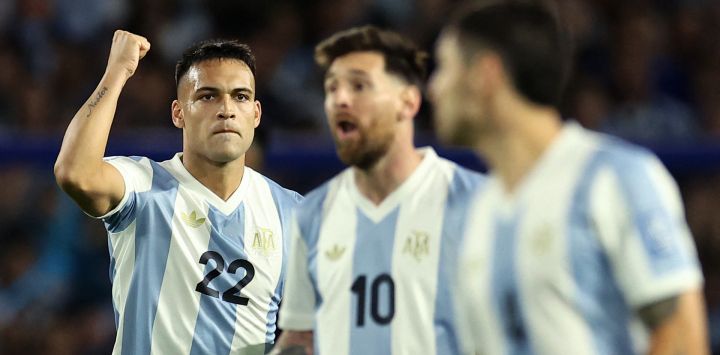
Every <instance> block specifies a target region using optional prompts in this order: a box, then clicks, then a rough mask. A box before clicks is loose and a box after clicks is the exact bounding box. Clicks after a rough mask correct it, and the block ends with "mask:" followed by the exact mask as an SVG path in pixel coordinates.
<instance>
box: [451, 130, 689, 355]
mask: <svg viewBox="0 0 720 355" xmlns="http://www.w3.org/2000/svg"><path fill="white" fill-rule="evenodd" d="M463 245H464V247H463V252H462V253H461V259H460V267H459V269H458V271H457V272H458V279H459V280H460V284H459V291H458V293H457V296H458V298H459V300H458V304H459V307H458V308H459V310H460V312H459V313H458V320H459V322H460V323H459V329H461V330H462V331H463V335H462V337H461V338H462V340H463V344H464V345H465V346H466V347H465V348H464V350H465V351H466V353H473V352H477V353H481V354H575V355H583V354H598V355H602V354H633V353H643V352H644V351H645V350H646V347H647V341H648V334H649V333H648V330H647V329H645V327H644V326H643V325H642V322H641V320H640V319H639V317H638V316H637V314H636V312H635V311H636V310H638V309H639V308H640V307H642V306H645V305H648V304H651V303H653V302H656V301H660V300H663V299H665V298H668V297H672V296H674V295H679V294H682V293H684V292H686V291H689V290H691V289H693V288H697V287H701V284H702V274H701V272H700V269H699V264H698V260H697V255H696V251H695V247H694V245H693V241H692V237H691V236H690V232H689V230H688V227H687V224H686V222H685V219H684V212H683V208H682V203H681V200H680V197H679V192H678V189H677V186H676V184H675V182H674V181H673V180H672V178H671V176H670V175H669V174H668V172H667V170H666V169H665V168H664V167H663V165H662V164H661V162H660V161H659V160H658V159H657V158H656V157H655V156H653V155H652V154H651V153H650V152H647V151H646V150H643V149H641V148H639V147H635V146H632V145H630V144H627V143H624V142H621V141H620V140H617V139H614V138H611V137H608V136H604V135H600V134H597V133H593V132H590V131H587V130H585V129H583V128H581V127H580V126H579V125H577V124H576V123H567V124H566V125H565V127H564V128H563V130H562V131H561V133H560V135H559V137H558V138H557V139H556V140H555V142H554V143H553V144H552V145H551V146H550V148H548V150H547V151H546V152H545V153H544V154H543V156H542V157H541V158H540V160H539V161H538V163H537V165H536V166H535V167H534V168H533V170H532V171H531V172H530V173H529V174H528V175H527V177H526V178H525V180H524V181H522V182H521V184H520V185H519V186H518V187H517V189H516V190H515V192H514V193H513V194H512V195H508V194H507V193H506V190H505V189H504V187H503V186H502V184H501V182H500V181H499V179H498V178H497V176H495V175H491V176H490V179H489V181H488V183H487V184H486V185H485V188H484V189H483V190H482V191H481V193H479V194H478V195H477V197H476V200H474V202H473V203H472V207H471V209H470V214H469V222H468V227H467V233H466V236H465V240H464V244H463Z"/></svg>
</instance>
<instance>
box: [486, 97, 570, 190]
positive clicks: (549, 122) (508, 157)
mask: <svg viewBox="0 0 720 355" xmlns="http://www.w3.org/2000/svg"><path fill="white" fill-rule="evenodd" d="M514 106H515V108H514V109H513V110H507V111H506V112H504V113H500V114H498V115H497V116H496V117H497V122H496V123H495V128H496V130H495V132H489V134H488V135H487V137H483V138H482V139H479V140H478V144H477V145H476V147H475V148H476V151H477V152H478V153H480V154H481V155H482V156H484V157H485V159H487V162H488V165H489V166H490V168H491V169H492V170H493V171H494V173H496V174H497V175H498V176H499V178H500V180H501V181H502V183H503V185H504V187H505V189H506V192H507V193H512V192H514V191H515V189H516V188H517V187H518V186H519V185H520V183H521V182H522V180H523V178H525V176H527V174H528V173H529V172H530V171H531V170H532V168H533V167H534V166H535V165H536V164H537V162H538V161H539V159H540V157H541V156H542V155H543V154H544V153H545V152H546V151H547V148H548V147H550V145H551V144H552V142H553V141H554V140H555V138H556V137H557V135H558V134H559V133H560V130H561V129H562V123H561V120H560V116H559V114H558V113H557V111H555V110H554V109H548V108H543V107H539V106H534V105H529V104H522V105H514ZM500 107H502V106H500ZM505 107H512V105H508V106H505Z"/></svg>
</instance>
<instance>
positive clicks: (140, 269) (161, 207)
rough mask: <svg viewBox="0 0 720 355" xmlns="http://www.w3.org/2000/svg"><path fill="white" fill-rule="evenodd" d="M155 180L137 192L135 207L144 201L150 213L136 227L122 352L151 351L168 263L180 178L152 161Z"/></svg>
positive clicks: (147, 352)
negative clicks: (156, 313)
mask: <svg viewBox="0 0 720 355" xmlns="http://www.w3.org/2000/svg"><path fill="white" fill-rule="evenodd" d="M151 166H152V169H153V180H152V187H151V188H150V191H147V192H141V193H139V194H137V202H136V206H140V202H141V201H142V200H145V196H146V195H152V198H147V199H146V200H145V205H144V206H143V208H146V209H147V210H148V213H141V214H139V215H138V216H137V220H136V230H135V268H134V269H133V274H132V280H131V281H130V288H129V290H128V297H127V301H126V302H125V311H124V315H123V317H124V318H123V319H124V322H123V339H122V353H123V354H131V355H138V354H149V353H150V346H151V340H152V339H151V337H152V326H153V323H154V322H155V312H156V311H157V300H158V296H159V295H160V287H161V286H162V280H163V276H164V274H165V265H166V264H167V257H168V252H169V251H170V237H171V234H172V232H171V228H170V224H171V223H172V219H173V210H174V206H175V198H176V196H177V190H178V181H177V180H175V178H174V177H173V176H172V175H170V173H168V172H167V171H166V170H165V169H163V168H162V167H161V166H160V165H159V164H158V163H155V162H151Z"/></svg>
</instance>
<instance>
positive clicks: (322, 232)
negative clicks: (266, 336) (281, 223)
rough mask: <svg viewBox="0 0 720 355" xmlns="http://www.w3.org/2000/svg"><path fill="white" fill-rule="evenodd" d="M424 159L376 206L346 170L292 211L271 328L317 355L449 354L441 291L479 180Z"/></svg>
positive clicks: (448, 300) (452, 347) (427, 153)
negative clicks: (275, 325) (308, 335)
mask: <svg viewBox="0 0 720 355" xmlns="http://www.w3.org/2000/svg"><path fill="white" fill-rule="evenodd" d="M419 151H420V153H421V154H422V155H423V160H422V162H421V163H420V165H419V166H418V167H417V168H416V169H415V171H414V172H413V173H412V174H411V175H410V176H409V177H408V178H407V180H405V182H403V183H402V184H401V185H400V186H399V187H398V188H397V189H396V190H395V191H394V192H393V193H391V194H390V195H389V196H388V197H387V198H385V200H384V201H383V202H382V203H381V204H380V205H375V204H373V203H372V202H371V201H370V200H368V199H367V198H365V197H364V196H363V195H362V194H361V193H360V192H359V190H358V189H357V186H356V184H355V180H354V172H353V170H352V169H350V168H348V169H346V170H345V171H344V172H342V173H341V174H339V175H338V176H336V177H335V178H333V179H332V180H330V181H329V182H327V183H326V184H324V185H323V186H321V187H320V188H318V189H316V190H315V191H313V192H312V193H310V194H309V195H308V196H307V198H306V199H305V201H304V202H303V203H302V204H301V205H300V207H299V208H298V210H297V212H296V218H297V219H296V224H295V225H294V227H293V238H292V240H293V242H292V244H291V245H292V246H291V252H290V257H289V269H288V279H287V290H286V291H287V292H286V298H285V300H284V301H283V306H282V311H281V315H280V327H281V328H283V329H291V330H313V331H314V340H315V349H316V353H319V354H396V355H397V354H456V353H458V350H459V346H458V343H457V335H456V332H455V329H454V328H453V324H454V320H453V316H454V313H453V311H452V300H453V297H451V294H450V291H451V290H452V287H450V286H449V284H450V280H451V279H452V273H454V272H455V270H454V267H453V266H454V265H455V263H456V262H457V256H458V253H459V246H460V245H459V244H460V240H461V239H462V230H463V228H464V222H465V218H464V217H465V213H466V211H467V207H468V202H469V200H470V198H471V197H472V193H471V192H472V191H473V190H474V189H475V188H476V186H477V185H479V184H480V183H481V180H482V179H483V178H482V176H481V175H480V174H478V173H475V172H471V171H469V170H466V169H463V168H461V167H459V166H457V165H456V164H454V163H452V162H450V161H448V160H445V159H442V158H439V157H438V156H437V155H436V154H435V152H434V151H433V150H432V149H430V148H424V149H420V150H419Z"/></svg>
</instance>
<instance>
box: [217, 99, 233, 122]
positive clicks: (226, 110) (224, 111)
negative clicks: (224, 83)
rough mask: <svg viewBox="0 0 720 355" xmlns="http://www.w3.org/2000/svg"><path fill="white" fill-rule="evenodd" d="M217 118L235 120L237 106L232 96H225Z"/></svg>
mask: <svg viewBox="0 0 720 355" xmlns="http://www.w3.org/2000/svg"><path fill="white" fill-rule="evenodd" d="M217 117H218V118H219V119H223V120H227V119H231V118H235V105H234V104H233V102H232V97H231V96H230V95H224V96H223V99H222V101H221V102H220V107H219V108H218V113H217Z"/></svg>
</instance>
